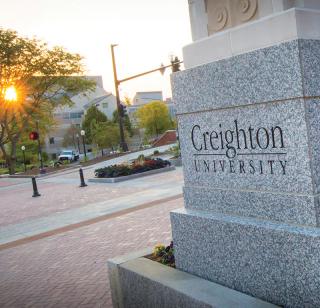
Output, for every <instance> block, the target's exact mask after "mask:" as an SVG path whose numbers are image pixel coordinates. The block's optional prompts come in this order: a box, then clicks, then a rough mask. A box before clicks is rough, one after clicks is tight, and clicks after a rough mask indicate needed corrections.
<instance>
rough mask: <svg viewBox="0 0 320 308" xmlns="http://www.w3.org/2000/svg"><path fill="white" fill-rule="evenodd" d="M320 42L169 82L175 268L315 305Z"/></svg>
mask: <svg viewBox="0 0 320 308" xmlns="http://www.w3.org/2000/svg"><path fill="white" fill-rule="evenodd" d="M319 50H320V41H316V40H294V41H290V42H286V43H282V44H279V45H275V46H272V47H268V48H264V49H260V50H256V51H252V52H250V53H247V54H242V55H239V56H235V57H232V58H229V59H224V60H221V61H217V62H214V63H209V64H206V65H202V66H199V67H195V68H192V69H189V70H186V71H183V72H180V73H177V74H174V76H173V77H172V85H173V100H174V102H175V103H176V109H177V111H178V128H179V137H180V142H181V151H182V161H183V167H184V178H185V188H184V198H185V206H186V209H182V210H178V211H174V212H173V213H172V216H171V222H172V230H173V239H174V243H175V251H176V261H177V266H178V268H180V269H182V270H184V271H187V272H190V273H192V274H195V275H198V276H200V277H203V278H206V279H209V280H212V281H215V282H218V283H220V284H222V285H226V286H228V287H231V288H234V289H236V290H239V291H241V292H245V293H248V294H251V295H253V296H256V297H259V298H262V299H264V300H267V301H270V302H272V303H274V304H278V305H283V306H286V307H319V306H320V295H319V294H320V292H319V291H320V283H319V277H320V266H319V264H320V228H318V227H319V226H320V224H319V222H320V219H319V218H320V214H319V213H320V211H319V193H320V86H319V84H320V69H319V67H320V52H319Z"/></svg>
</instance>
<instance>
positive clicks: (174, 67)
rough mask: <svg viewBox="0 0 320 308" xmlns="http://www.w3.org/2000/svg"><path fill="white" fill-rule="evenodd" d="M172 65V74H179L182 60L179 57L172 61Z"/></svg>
mask: <svg viewBox="0 0 320 308" xmlns="http://www.w3.org/2000/svg"><path fill="white" fill-rule="evenodd" d="M171 65H172V73H175V72H179V71H180V60H179V59H178V57H175V58H174V59H172V60H171Z"/></svg>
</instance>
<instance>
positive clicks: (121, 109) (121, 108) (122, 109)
mask: <svg viewBox="0 0 320 308" xmlns="http://www.w3.org/2000/svg"><path fill="white" fill-rule="evenodd" d="M119 113H120V117H122V118H123V117H124V116H125V115H126V114H127V106H125V105H122V104H120V106H119Z"/></svg>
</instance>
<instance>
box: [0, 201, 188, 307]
mask: <svg viewBox="0 0 320 308" xmlns="http://www.w3.org/2000/svg"><path fill="white" fill-rule="evenodd" d="M182 204H183V200H182V199H178V200H173V201H170V202H167V203H165V204H158V205H155V206H153V207H150V208H147V209H143V210H138V211H135V212H132V213H129V214H125V215H122V216H119V217H116V218H112V219H108V220H105V221H102V222H99V223H95V224H92V225H89V226H86V227H82V228H79V229H76V230H73V231H69V232H66V233H63V234H57V235H53V236H51V237H48V238H44V239H41V240H38V241H34V242H29V243H26V244H23V245H20V246H17V247H15V248H10V249H5V250H2V251H0V307H3V308H5V307H8V308H9V307H10V308H15V307H17V308H20V307H35V308H37V307H41V308H42V307H59V308H60V307H61V308H64V307H68V308H69V307H70V308H71V307H111V295H110V290H109V282H108V277H107V267H106V260H107V259H109V258H112V257H115V256H118V255H122V254H126V253H129V252H132V251H134V250H139V249H141V248H145V247H147V246H153V245H155V244H156V243H158V242H165V243H167V242H169V241H170V239H171V231H170V220H169V212H170V211H171V210H173V209H175V208H178V207H181V206H182Z"/></svg>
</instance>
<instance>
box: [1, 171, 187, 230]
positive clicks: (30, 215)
mask: <svg viewBox="0 0 320 308" xmlns="http://www.w3.org/2000/svg"><path fill="white" fill-rule="evenodd" d="M10 180H12V179H10ZM20 180H21V179H20ZM25 180H26V179H24V181H25ZM2 181H3V182H7V179H0V183H1V182H2ZM27 181H29V182H30V183H29V182H27V184H25V185H16V186H15V187H14V189H13V187H12V186H9V187H8V189H2V190H1V191H0V196H1V198H0V210H1V215H0V226H7V225H10V224H16V223H20V222H22V221H26V220H30V219H35V218H39V217H44V216H49V215H50V214H52V213H57V212H63V211H65V210H68V209H73V208H80V207H83V206H87V205H88V204H94V203H97V202H102V201H105V200H106V199H108V200H110V199H115V198H117V197H120V196H122V195H130V194H132V193H137V192H142V191H144V192H145V193H147V190H148V189H149V190H155V189H161V184H163V185H166V186H170V185H177V184H178V183H180V186H182V170H181V169H179V170H175V171H170V175H169V176H168V173H163V174H158V175H155V176H148V177H145V178H140V179H137V180H131V181H129V182H122V183H115V184H92V183H89V186H87V187H85V188H79V184H80V182H79V175H78V173H77V171H76V172H75V173H72V174H67V175H61V176H56V177H52V178H47V179H46V178H43V179H38V180H37V183H38V189H39V192H40V194H41V197H39V198H32V186H31V180H29V179H27Z"/></svg>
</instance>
